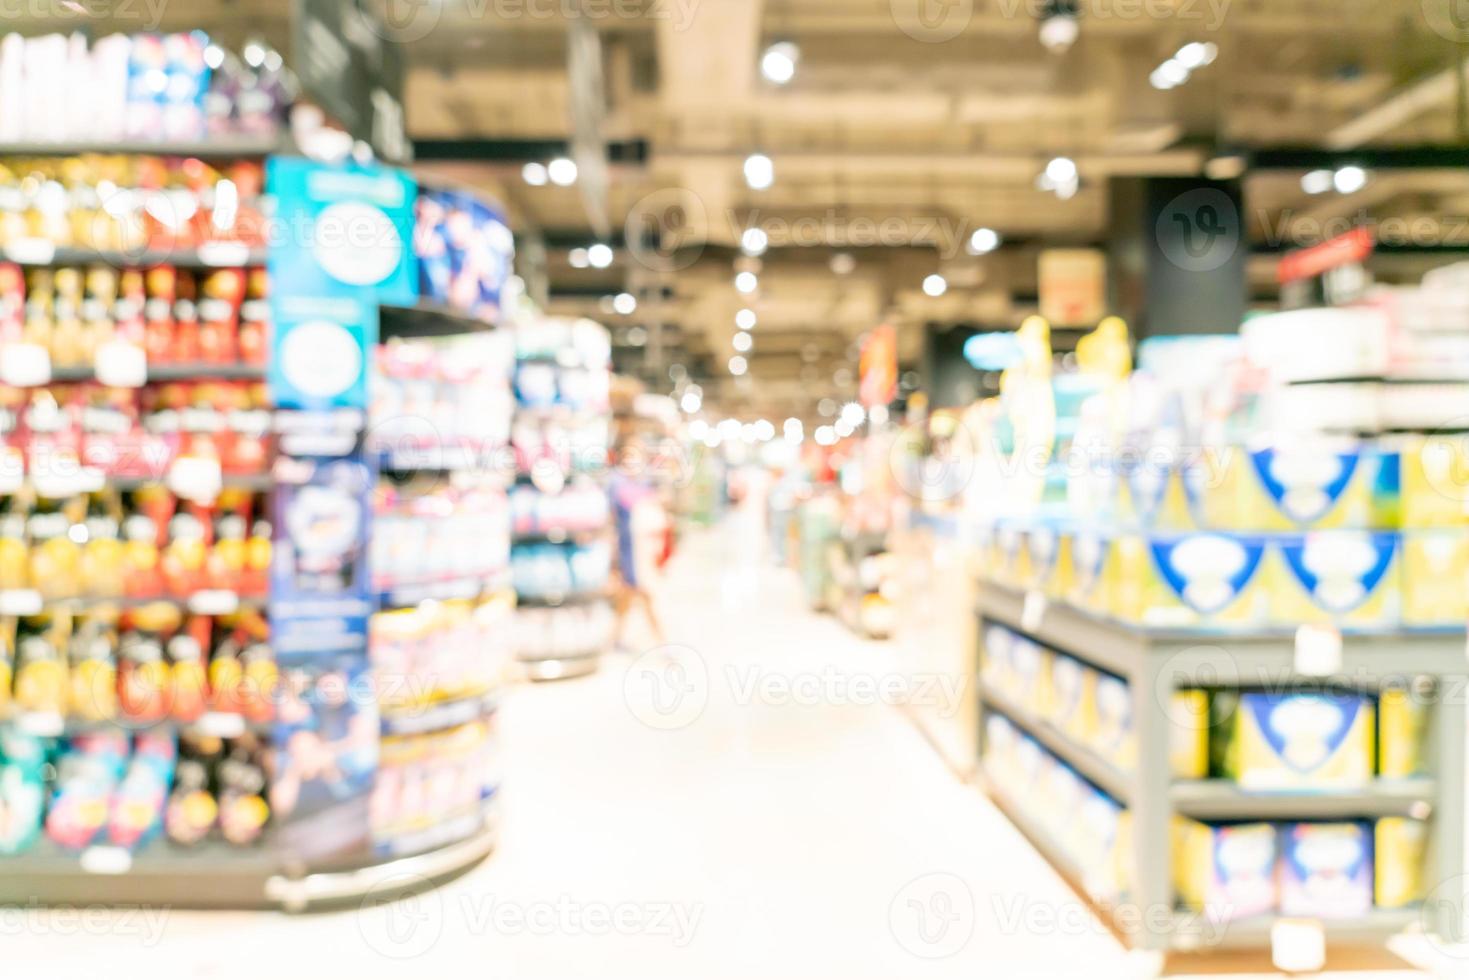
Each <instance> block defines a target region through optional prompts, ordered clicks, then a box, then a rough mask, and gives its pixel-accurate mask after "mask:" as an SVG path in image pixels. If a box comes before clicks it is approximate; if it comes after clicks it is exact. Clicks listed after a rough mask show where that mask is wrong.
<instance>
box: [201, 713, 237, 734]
mask: <svg viewBox="0 0 1469 980" xmlns="http://www.w3.org/2000/svg"><path fill="white" fill-rule="evenodd" d="M194 727H195V728H196V729H198V730H199V732H200V733H201V734H204V735H210V736H213V737H214V738H239V737H240V736H241V735H243V734H245V716H244V715H232V714H230V713H228V712H225V711H211V712H209V713H208V714H206V715H201V716H200V717H199V720H198V721H197V722H196V723H195V724H194Z"/></svg>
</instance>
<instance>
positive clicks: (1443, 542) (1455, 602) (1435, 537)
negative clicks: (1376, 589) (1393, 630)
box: [1401, 528, 1469, 629]
mask: <svg viewBox="0 0 1469 980" xmlns="http://www.w3.org/2000/svg"><path fill="white" fill-rule="evenodd" d="M1401 540H1402V592H1403V598H1402V623H1403V625H1404V626H1405V627H1409V628H1421V627H1454V628H1457V629H1462V628H1463V626H1464V623H1465V622H1466V621H1469V530H1465V529H1463V528H1452V529H1448V530H1412V531H1404V532H1403V533H1402V539H1401Z"/></svg>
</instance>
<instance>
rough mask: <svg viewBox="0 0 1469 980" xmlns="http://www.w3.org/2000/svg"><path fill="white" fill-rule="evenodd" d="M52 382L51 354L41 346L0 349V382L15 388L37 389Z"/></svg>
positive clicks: (26, 345)
mask: <svg viewBox="0 0 1469 980" xmlns="http://www.w3.org/2000/svg"><path fill="white" fill-rule="evenodd" d="M50 380H51V352H50V351H48V350H46V348H44V347H42V346H41V345H40V344H23V343H20V344H6V345H5V346H4V347H0V382H3V383H5V384H8V385H10V386H11V387H13V388H35V387H37V386H39V385H43V384H47V383H48V382H50Z"/></svg>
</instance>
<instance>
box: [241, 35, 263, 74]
mask: <svg viewBox="0 0 1469 980" xmlns="http://www.w3.org/2000/svg"><path fill="white" fill-rule="evenodd" d="M244 55H245V64H247V65H249V66H250V67H251V68H259V67H260V66H261V65H263V64H265V48H264V46H262V45H261V44H260V43H259V42H258V41H251V42H250V43H249V44H247V45H245V50H244Z"/></svg>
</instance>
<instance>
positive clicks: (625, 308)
mask: <svg viewBox="0 0 1469 980" xmlns="http://www.w3.org/2000/svg"><path fill="white" fill-rule="evenodd" d="M637 308H638V301H637V298H636V297H634V296H633V294H632V293H618V294H617V295H616V296H614V297H612V309H613V310H614V311H616V312H618V313H621V314H622V315H623V316H629V315H631V314H632V312H633V311H634V310H636V309H637Z"/></svg>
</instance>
